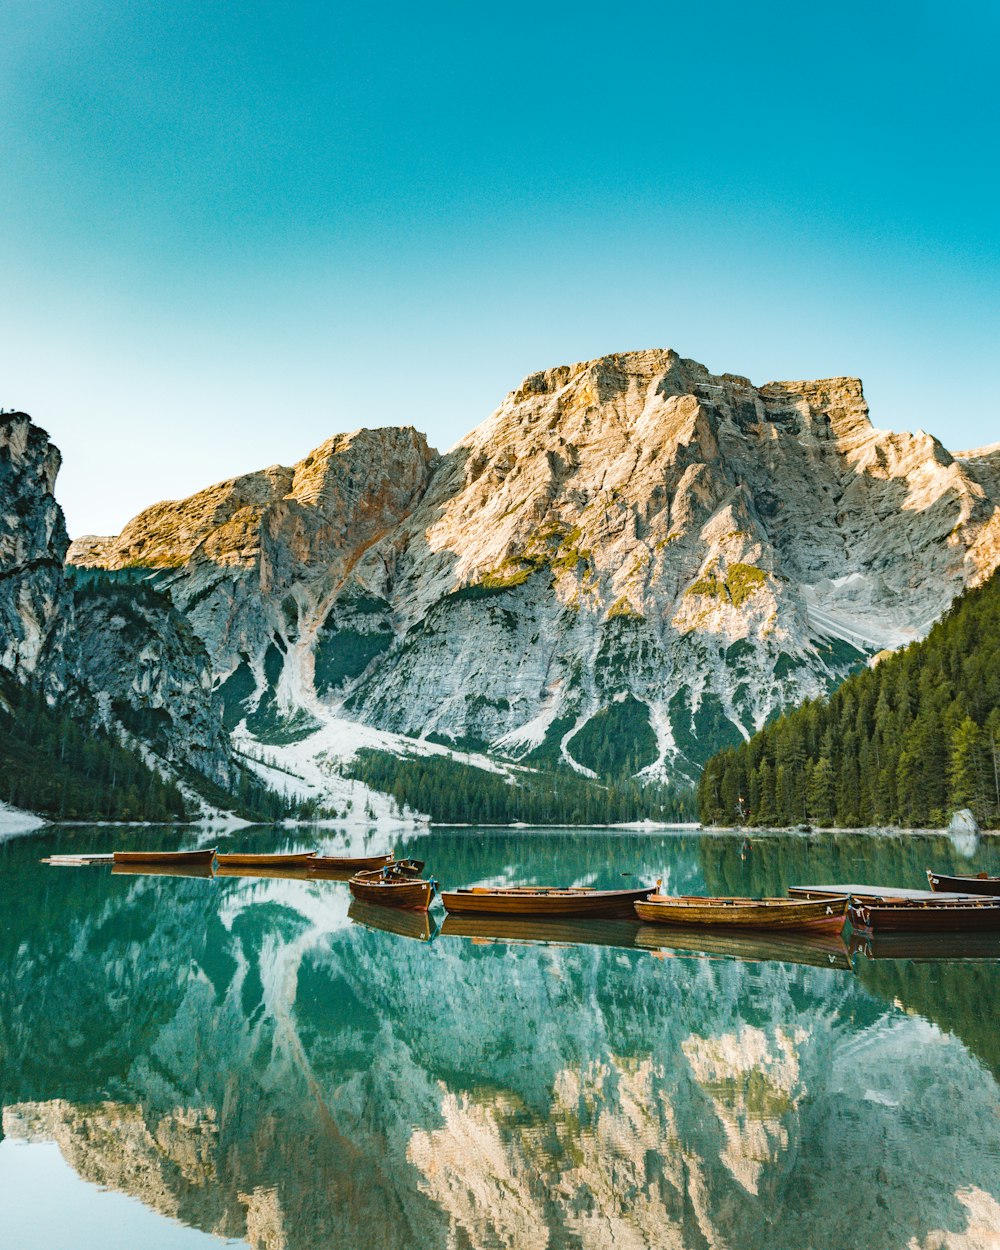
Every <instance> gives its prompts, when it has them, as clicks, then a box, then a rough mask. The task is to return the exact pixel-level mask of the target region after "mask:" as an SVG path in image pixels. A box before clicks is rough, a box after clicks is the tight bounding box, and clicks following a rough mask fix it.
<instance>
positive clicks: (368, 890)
mask: <svg viewBox="0 0 1000 1250" xmlns="http://www.w3.org/2000/svg"><path fill="white" fill-rule="evenodd" d="M417 863H419V861H413V860H400V861H398V862H395V863H392V864H384V865H383V866H382V867H381V868H376V869H372V870H370V871H368V872H357V873H355V874H354V876H353V877H351V879H350V880H349V881H348V883H347V885H348V889H349V890H350V891H351V893H352V894H353V895H354V897H355V898H357V899H360V900H361V901H362V902H363V903H373V904H374V905H375V906H377V907H402V908H405V909H407V910H412V911H426V910H427V909H428V907H430V905H431V900H432V899H433V898H434V891H435V889H436V888H437V886H436V884H435V883H434V882H432V881H424V880H422V879H421V878H420V877H419V875H418V874H419V872H420V870H421V869H422V868H423V864H420V866H419V867H418V868H416V871H414V866H415V864H417Z"/></svg>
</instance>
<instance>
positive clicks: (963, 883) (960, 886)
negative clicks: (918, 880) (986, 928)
mask: <svg viewBox="0 0 1000 1250" xmlns="http://www.w3.org/2000/svg"><path fill="white" fill-rule="evenodd" d="M927 883H928V885H929V886H930V887H931V889H932V890H933V891H934V893H935V894H941V893H953V894H954V893H963V894H988V895H992V896H994V897H996V896H997V895H1000V877H990V876H988V875H987V874H986V873H985V872H977V873H976V875H975V876H974V877H970V876H967V875H965V876H963V875H962V874H959V875H958V876H954V877H949V876H948V874H947V873H944V872H931V870H930V869H929V868H928V869H927Z"/></svg>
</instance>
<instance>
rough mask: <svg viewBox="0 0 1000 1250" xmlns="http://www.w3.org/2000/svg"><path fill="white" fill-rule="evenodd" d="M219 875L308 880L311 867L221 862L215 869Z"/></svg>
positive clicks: (303, 865) (279, 879)
mask: <svg viewBox="0 0 1000 1250" xmlns="http://www.w3.org/2000/svg"><path fill="white" fill-rule="evenodd" d="M215 875H216V876H217V877H264V878H267V879H268V880H278V881H308V880H309V877H310V872H309V868H308V867H307V866H306V865H305V864H301V865H298V864H291V865H289V866H287V867H286V866H283V865H281V864H277V865H270V864H247V865H245V866H243V867H240V866H239V865H232V864H221V863H220V864H219V866H218V868H216V870H215Z"/></svg>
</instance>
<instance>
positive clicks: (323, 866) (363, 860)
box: [309, 851, 395, 881]
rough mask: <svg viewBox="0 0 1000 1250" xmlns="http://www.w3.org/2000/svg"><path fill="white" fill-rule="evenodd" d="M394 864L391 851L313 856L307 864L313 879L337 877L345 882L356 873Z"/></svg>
mask: <svg viewBox="0 0 1000 1250" xmlns="http://www.w3.org/2000/svg"><path fill="white" fill-rule="evenodd" d="M394 862H395V856H394V855H393V852H392V851H389V852H388V853H387V854H385V855H356V856H353V857H352V856H350V855H314V856H313V858H312V860H311V862H310V864H309V875H310V876H313V877H339V878H340V879H341V880H343V881H347V880H348V879H349V878H351V877H353V876H354V874H355V873H356V872H373V871H374V870H375V869H376V868H384V867H385V866H386V865H388V864H392V863H394Z"/></svg>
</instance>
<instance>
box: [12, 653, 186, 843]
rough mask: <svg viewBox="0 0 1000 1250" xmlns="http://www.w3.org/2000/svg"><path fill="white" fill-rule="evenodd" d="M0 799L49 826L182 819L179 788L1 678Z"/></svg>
mask: <svg viewBox="0 0 1000 1250" xmlns="http://www.w3.org/2000/svg"><path fill="white" fill-rule="evenodd" d="M0 798H3V799H5V800H6V801H7V802H8V803H11V804H13V805H14V806H15V807H23V808H26V809H28V810H29V811H33V812H38V813H39V814H40V815H43V816H48V817H49V818H51V819H53V820H155V821H170V820H184V819H186V818H188V816H189V812H188V805H187V803H186V802H185V799H184V796H183V794H182V793H181V791H180V790H179V789H178V787H177V786H176V785H174V784H172V783H171V782H169V781H164V780H163V778H162V777H160V776H159V774H158V773H156V772H154V771H153V769H151V768H149V767H148V766H147V765H146V764H145V763H144V761H143V760H142V757H141V756H140V755H139V754H138V753H137V752H135V751H131V750H129V749H128V748H127V747H124V746H122V745H121V743H119V742H118V741H116V739H114V738H113V737H112V736H111V735H110V734H108V733H106V732H105V731H103V730H99V729H93V728H90V727H89V726H87V725H86V724H85V723H83V718H74V717H72V716H70V715H69V714H68V713H66V712H65V711H60V710H57V709H54V708H51V707H49V705H48V703H47V702H46V700H45V697H44V695H42V694H41V693H40V692H39V691H38V690H36V689H33V688H32V687H29V686H21V685H19V684H18V683H17V682H15V681H14V680H13V679H12V678H10V677H8V676H6V675H4V676H2V677H0Z"/></svg>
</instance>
